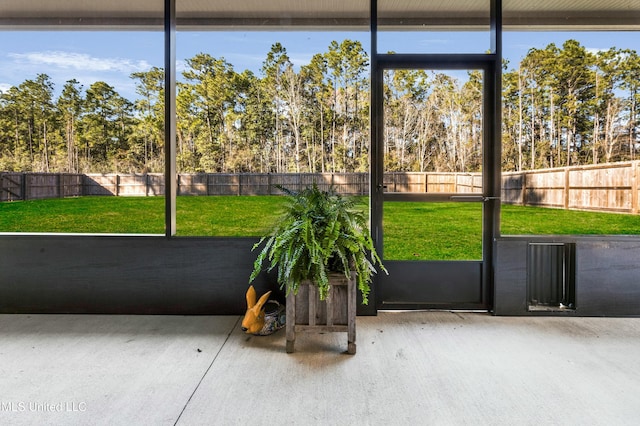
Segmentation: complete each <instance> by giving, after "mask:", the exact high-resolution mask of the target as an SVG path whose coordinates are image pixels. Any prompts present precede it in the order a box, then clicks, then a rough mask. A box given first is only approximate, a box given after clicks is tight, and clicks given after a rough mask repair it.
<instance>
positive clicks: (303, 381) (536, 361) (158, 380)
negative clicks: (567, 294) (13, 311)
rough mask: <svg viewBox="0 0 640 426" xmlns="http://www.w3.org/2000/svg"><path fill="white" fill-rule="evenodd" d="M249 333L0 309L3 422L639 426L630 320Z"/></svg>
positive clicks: (234, 321) (438, 319)
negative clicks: (292, 337)
mask: <svg viewBox="0 0 640 426" xmlns="http://www.w3.org/2000/svg"><path fill="white" fill-rule="evenodd" d="M357 332H358V338H357V343H358V353H357V354H356V355H355V356H351V355H346V354H344V353H343V352H344V351H345V350H346V346H347V339H346V333H333V334H324V335H309V336H302V337H299V338H298V341H297V342H296V352H295V353H294V354H290V355H288V354H286V353H285V350H284V347H285V341H284V330H281V331H279V332H278V333H277V334H275V335H272V336H268V337H255V336H247V335H245V334H244V333H242V331H241V330H240V327H239V318H238V317H178V316H94V315H87V316H78V315H0V403H1V405H0V424H2V425H49V424H50V425H174V424H177V425H245V424H250V423H253V424H274V425H280V424H295V425H313V424H318V425H465V424H469V425H542V424H544V425H550V424H562V425H637V424H640V319H622V318H558V317H545V318H540V317H538V318H521V317H518V318H514V317H493V316H490V315H488V314H479V313H452V312H405V313H390V312H389V313H386V312H383V313H380V314H379V316H377V317H358V325H357Z"/></svg>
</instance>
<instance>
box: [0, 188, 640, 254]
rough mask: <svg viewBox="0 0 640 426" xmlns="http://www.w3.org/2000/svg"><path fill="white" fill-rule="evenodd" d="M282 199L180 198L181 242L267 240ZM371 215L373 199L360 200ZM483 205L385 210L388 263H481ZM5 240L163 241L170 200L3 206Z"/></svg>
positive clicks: (542, 221)
mask: <svg viewBox="0 0 640 426" xmlns="http://www.w3.org/2000/svg"><path fill="white" fill-rule="evenodd" d="M283 201H284V198H283V197H274V196H271V197H269V196H215V197H178V200H177V203H176V210H177V230H178V235H179V236H260V235H262V234H264V233H265V232H266V231H267V230H268V229H269V227H270V226H271V224H272V223H273V221H274V220H276V218H277V215H278V213H279V211H280V206H281V203H282V202H283ZM361 201H362V202H361V204H360V205H361V206H362V208H363V209H365V210H366V208H367V198H365V197H362V198H361ZM501 222H502V224H501V228H502V234H503V235H514V234H516V235H520V234H546V235H548V234H576V235H580V234H614V235H615V234H631V235H640V215H625V214H613V213H594V212H580V211H570V210H556V209H545V208H537V207H521V206H510V205H503V206H502V221H501ZM481 229H482V224H481V207H480V205H479V204H476V203H410V202H393V203H386V204H385V207H384V231H385V241H384V252H385V258H386V259H434V260H435V259H480V257H481V253H482V245H481V240H480V235H481ZM0 232H75V233H134V234H163V233H164V198H163V197H81V198H63V199H49V200H32V201H18V202H5V203H0Z"/></svg>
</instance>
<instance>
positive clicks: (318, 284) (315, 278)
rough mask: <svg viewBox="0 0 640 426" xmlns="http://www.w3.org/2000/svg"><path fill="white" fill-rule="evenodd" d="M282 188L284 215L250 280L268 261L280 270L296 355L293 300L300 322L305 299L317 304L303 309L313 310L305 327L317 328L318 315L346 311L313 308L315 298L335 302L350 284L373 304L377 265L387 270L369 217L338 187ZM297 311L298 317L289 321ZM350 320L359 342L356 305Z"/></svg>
mask: <svg viewBox="0 0 640 426" xmlns="http://www.w3.org/2000/svg"><path fill="white" fill-rule="evenodd" d="M278 188H279V189H280V190H282V191H283V192H284V193H285V194H286V196H287V202H286V203H285V206H284V213H283V215H282V216H281V217H280V218H279V220H278V222H277V223H276V225H275V226H274V227H273V229H272V230H271V231H270V232H269V233H268V235H266V236H264V237H262V238H261V239H260V241H259V242H258V243H256V244H255V245H254V247H253V250H256V249H258V248H259V247H260V246H263V247H262V249H261V250H260V252H259V254H258V256H257V258H256V260H255V262H254V268H253V272H252V274H251V277H250V279H249V281H250V282H251V281H253V280H254V279H255V278H256V277H257V276H258V274H259V273H260V272H261V271H262V269H263V263H264V262H265V261H267V263H268V267H267V270H268V271H271V270H273V269H276V270H277V280H278V284H279V285H280V287H281V288H283V289H284V290H285V291H286V294H287V351H288V352H292V351H293V340H294V337H293V338H291V339H290V337H292V336H291V334H292V333H294V332H295V325H294V323H293V321H294V320H296V317H295V310H293V311H292V310H291V309H292V308H294V307H292V306H290V305H291V304H292V303H291V302H292V301H294V300H295V303H296V308H297V309H298V319H297V320H300V317H301V316H304V314H303V315H300V312H301V311H300V306H299V305H300V303H304V302H301V299H302V300H303V301H304V300H305V299H306V300H309V301H310V302H309V303H310V304H312V306H306V307H303V312H308V313H309V317H310V318H309V320H308V321H306V322H308V324H306V323H305V327H304V329H306V330H308V329H309V325H311V324H312V323H313V324H314V325H315V324H316V318H311V317H312V316H314V315H317V316H318V319H320V316H321V315H325V316H326V315H327V314H326V312H327V311H329V312H330V313H333V312H343V311H344V308H341V307H335V306H331V307H330V308H329V309H327V308H326V307H323V306H322V305H318V306H313V304H314V303H315V302H314V301H313V298H314V297H315V294H317V299H318V300H319V301H320V302H326V301H327V300H328V299H329V300H330V301H331V298H332V297H334V298H336V296H335V295H334V292H333V290H332V286H333V285H336V284H339V283H340V281H342V282H345V280H346V282H352V285H353V286H357V288H358V289H359V291H360V294H361V295H362V303H363V304H367V303H368V295H369V292H370V290H371V280H372V276H373V274H374V273H375V272H376V266H377V267H379V268H380V269H381V270H383V271H384V272H386V270H385V268H384V266H383V265H382V262H381V260H380V258H379V256H378V254H377V253H376V251H375V248H374V246H373V241H372V240H371V236H370V235H369V230H368V221H367V218H366V217H365V215H364V213H363V212H362V210H361V209H358V208H357V206H356V203H355V200H354V199H353V198H350V197H344V196H342V195H340V194H338V193H336V192H335V190H334V189H333V188H331V189H329V190H328V191H321V190H320V189H319V188H318V186H317V185H316V184H313V185H312V186H309V187H306V188H304V189H303V190H301V191H299V192H294V191H291V190H288V189H286V188H283V187H278ZM307 285H308V286H309V289H306V290H305V293H304V297H296V295H298V292H299V290H300V289H301V287H303V286H307ZM347 291H349V290H347ZM353 293H354V294H355V287H354V288H353ZM332 295H333V296H332ZM294 298H295V299H294ZM344 299H345V302H346V301H347V300H348V299H351V300H354V299H355V296H354V297H352V298H350V297H345V298H344ZM331 302H333V301H331ZM320 312H323V314H320ZM292 313H293V318H289V317H290V316H291V314H292ZM347 316H349V317H353V320H352V321H350V323H351V322H353V333H351V332H350V331H349V330H347V331H349V334H350V335H351V334H353V340H354V341H355V307H354V306H351V307H348V308H347ZM349 319H350V318H349ZM324 321H325V322H326V324H325V328H324V329H322V330H318V331H331V330H335V329H336V327H335V326H334V324H335V322H334V321H333V319H331V318H328V317H327V318H325V319H324ZM319 322H322V320H320V321H319ZM327 326H331V327H330V328H331V330H327V329H326V327H327ZM293 335H295V334H293ZM351 340H352V339H351V337H350V339H349V343H350V345H349V349H350V350H349V352H351V349H353V351H354V352H355V342H351ZM351 343H353V348H352V345H351Z"/></svg>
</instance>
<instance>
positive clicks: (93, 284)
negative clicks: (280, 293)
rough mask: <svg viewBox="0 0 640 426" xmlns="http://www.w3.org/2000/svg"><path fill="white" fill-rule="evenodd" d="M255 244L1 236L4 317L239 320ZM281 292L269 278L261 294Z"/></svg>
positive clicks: (259, 287) (228, 240) (261, 279)
mask: <svg viewBox="0 0 640 426" xmlns="http://www.w3.org/2000/svg"><path fill="white" fill-rule="evenodd" d="M254 242H255V240H254V239H251V238H165V237H162V236H158V237H155V236H151V237H146V236H135V237H127V236H91V237H87V236H59V235H55V236H49V235H33V236H27V235H20V236H5V235H3V236H0V253H1V254H2V255H1V256H0V312H4V313H9V312H31V313H36V312H41V313H44V312H61V313H62V312H73V313H137V314H212V313H215V314H239V313H243V312H244V309H245V298H244V293H245V291H246V289H247V286H248V277H249V274H250V273H251V268H252V266H253V265H252V263H253V259H254V258H255V255H254V254H253V253H251V247H252V245H253V244H254ZM272 287H275V285H274V284H273V282H272V280H271V279H270V277H267V276H266V275H265V276H261V277H259V279H258V280H257V282H256V288H257V290H258V292H263V291H266V289H267V288H272Z"/></svg>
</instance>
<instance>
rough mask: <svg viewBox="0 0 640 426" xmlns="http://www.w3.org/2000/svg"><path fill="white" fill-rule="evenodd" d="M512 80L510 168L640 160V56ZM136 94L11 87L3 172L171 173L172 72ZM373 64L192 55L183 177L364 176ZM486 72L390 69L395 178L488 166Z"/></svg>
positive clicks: (341, 53)
mask: <svg viewBox="0 0 640 426" xmlns="http://www.w3.org/2000/svg"><path fill="white" fill-rule="evenodd" d="M508 65H509V64H508V63H506V62H505V64H504V72H503V129H502V142H503V146H502V150H503V170H508V171H510V170H526V169H536V168H545V167H559V166H568V165H578V164H595V163H599V162H615V161H623V160H629V159H635V158H636V153H637V151H638V149H639V148H640V144H639V141H638V129H637V126H638V125H637V123H638V114H639V111H638V110H639V108H638V106H637V105H638V88H639V87H638V86H639V85H640V58H639V57H638V54H637V53H636V52H635V51H633V50H628V49H617V48H611V49H609V50H606V51H600V52H589V51H588V50H587V49H586V48H585V47H583V46H581V45H580V43H578V42H577V41H575V40H568V41H567V42H565V43H564V44H563V45H562V46H561V47H558V46H556V45H554V44H550V45H548V46H547V47H546V48H544V49H537V48H533V49H530V50H529V52H528V53H527V55H526V56H525V57H524V58H523V59H522V60H521V61H520V63H519V64H518V67H517V68H516V69H511V70H509V69H508ZM130 77H131V79H133V80H134V82H135V86H136V93H137V94H138V97H137V98H136V99H135V100H128V99H125V98H124V97H123V96H121V95H120V94H119V93H117V91H116V90H115V88H114V87H112V86H110V85H109V84H107V83H106V82H103V81H98V82H95V83H93V84H91V85H90V86H89V87H87V88H85V87H83V86H82V85H81V84H80V83H79V82H78V81H77V80H69V81H67V82H66V83H65V84H64V86H63V87H62V90H61V91H60V94H59V95H57V96H56V95H54V93H55V90H54V89H55V85H54V82H53V81H51V79H50V77H49V76H47V75H46V74H39V75H37V76H36V78H35V79H27V80H25V81H24V82H23V83H21V84H20V85H18V86H14V87H11V88H10V89H8V90H7V91H5V92H4V93H0V170H4V171H41V172H83V173H88V172H120V173H131V172H141V171H148V172H161V171H162V170H163V161H164V130H163V129H164V104H163V98H164V87H163V84H164V72H163V70H162V69H161V68H157V67H153V68H151V69H150V70H148V71H144V72H136V73H133V74H131V76H130ZM369 90H370V82H369V57H368V55H367V53H366V51H365V50H364V49H363V47H362V45H361V43H360V42H358V41H353V40H349V39H346V40H343V41H342V42H337V41H333V42H331V43H330V45H329V46H328V48H327V51H326V52H323V53H317V54H315V55H314V56H313V57H312V59H311V61H310V62H309V63H308V64H306V65H303V66H301V67H299V68H297V69H296V67H294V65H293V63H292V61H291V59H290V57H289V56H288V54H287V51H286V49H285V47H284V46H282V45H281V44H280V43H275V44H274V45H273V46H272V48H271V50H270V51H269V52H268V54H267V55H266V58H265V60H264V61H263V64H262V68H261V70H260V72H259V75H256V74H255V73H254V72H252V71H249V70H245V71H242V72H237V71H236V70H234V67H233V65H232V64H230V63H228V62H227V61H226V60H225V59H224V58H215V57H213V56H211V55H209V54H207V53H199V54H197V55H195V56H194V57H192V58H190V59H187V60H186V68H185V70H184V71H183V72H182V78H181V81H180V82H179V83H178V91H177V111H176V113H177V117H176V120H177V167H178V170H179V171H180V172H187V173H188V172H228V173H237V172H262V173H266V172H274V173H286V172H362V171H367V170H368V161H369V160H368V157H369ZM482 120H483V116H482V74H481V72H480V71H469V72H468V73H466V75H465V76H459V75H458V76H456V75H455V74H453V73H445V72H434V71H428V70H388V71H386V72H385V73H384V122H385V133H384V137H385V146H384V155H385V157H384V158H385V167H386V169H387V170H389V171H450V172H456V171H458V172H461V171H466V172H470V171H478V170H480V169H481V165H482V158H481V150H480V148H481V142H482Z"/></svg>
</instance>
